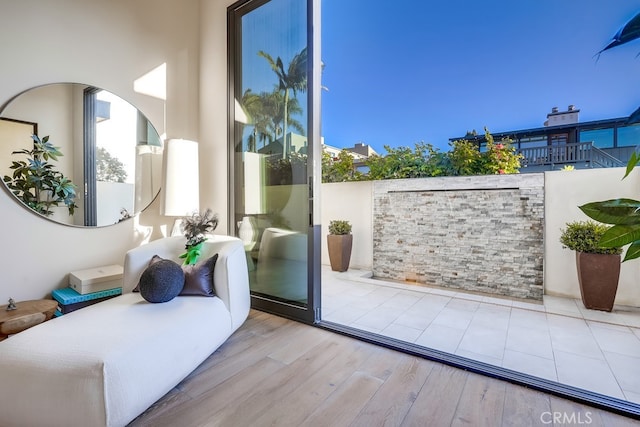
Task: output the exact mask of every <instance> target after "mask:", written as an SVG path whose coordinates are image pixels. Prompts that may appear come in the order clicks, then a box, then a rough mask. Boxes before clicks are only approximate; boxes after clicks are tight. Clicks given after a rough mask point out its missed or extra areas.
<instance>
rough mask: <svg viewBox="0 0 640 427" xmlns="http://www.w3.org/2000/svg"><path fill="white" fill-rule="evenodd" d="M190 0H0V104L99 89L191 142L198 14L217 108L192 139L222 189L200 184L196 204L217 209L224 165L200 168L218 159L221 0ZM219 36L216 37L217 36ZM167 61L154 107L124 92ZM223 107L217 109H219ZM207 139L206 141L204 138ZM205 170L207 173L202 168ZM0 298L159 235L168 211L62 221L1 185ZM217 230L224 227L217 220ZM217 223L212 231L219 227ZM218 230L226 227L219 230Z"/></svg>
mask: <svg viewBox="0 0 640 427" xmlns="http://www.w3.org/2000/svg"><path fill="white" fill-rule="evenodd" d="M204 5H205V6H204V8H205V9H206V10H207V16H202V17H201V14H200V6H201V2H200V1H198V0H180V1H177V0H136V1H124V0H115V1H101V0H82V1H79V0H56V1H50V0H21V1H15V0H0V38H1V39H2V40H4V42H3V43H2V44H0V57H1V58H2V64H3V67H2V79H0V104H4V102H6V101H7V100H9V99H10V98H11V97H13V96H14V95H16V94H17V93H19V92H21V91H24V90H26V89H29V88H31V87H34V86H38V85H42V84H46V83H54V82H79V83H86V84H93V85H95V86H98V87H101V88H104V89H107V90H109V91H111V92H113V93H115V94H117V95H119V96H121V97H122V98H123V99H125V100H127V101H129V102H131V103H132V104H133V105H135V106H137V107H138V108H139V109H140V110H141V111H142V112H143V113H144V114H145V115H146V116H147V117H148V118H149V119H150V120H151V122H152V123H153V124H154V125H155V126H156V128H157V130H158V132H159V133H160V134H163V133H166V135H167V137H170V138H171V137H179V138H188V139H195V140H198V138H199V136H200V128H199V123H200V114H199V108H200V104H199V100H200V97H199V90H200V63H199V58H200V22H203V23H205V24H206V27H207V29H206V31H204V33H205V34H204V35H206V36H207V37H212V38H214V39H215V40H214V41H210V42H207V43H206V45H208V46H213V47H215V49H213V50H212V51H210V52H209V53H208V55H207V61H209V62H210V63H211V64H214V68H215V70H212V69H211V67H209V68H207V71H208V72H209V74H208V75H207V76H206V79H207V80H208V81H215V82H213V83H209V85H208V87H207V89H209V90H214V91H215V92H208V94H207V97H210V98H213V99H215V100H216V102H215V105H216V108H215V109H214V110H213V111H212V110H211V109H207V110H206V111H204V113H206V114H210V115H211V116H210V117H213V119H212V120H211V129H208V128H207V129H205V130H211V132H207V134H206V138H203V139H201V141H200V142H201V163H202V164H201V170H205V172H204V174H203V175H205V176H206V177H207V182H209V183H210V182H212V181H215V183H216V185H218V184H220V185H222V186H223V188H225V191H224V192H223V193H224V194H225V196H217V195H216V196H213V197H212V196H211V194H212V193H216V192H218V191H219V190H218V188H217V187H216V188H215V189H214V190H213V191H212V190H211V189H210V188H207V186H206V184H207V182H205V185H203V186H202V187H201V191H202V193H203V196H204V197H202V201H203V202H202V206H203V207H207V206H211V207H212V208H213V209H214V210H218V211H220V212H221V213H223V212H224V211H226V204H219V205H214V204H213V203H212V202H214V201H218V199H220V200H222V201H224V200H225V197H226V169H225V167H226V166H225V167H223V168H217V167H208V168H205V167H203V165H206V166H209V165H210V164H211V162H210V161H208V160H205V159H206V156H208V158H209V159H212V158H214V159H215V160H216V161H219V162H220V164H222V165H226V163H227V162H226V151H225V150H224V149H223V150H219V148H220V147H221V146H222V147H225V146H226V143H223V144H222V145H220V141H226V139H225V138H226V119H225V117H226V113H225V111H226V110H225V109H224V106H225V99H226V78H225V77H226V74H225V73H224V72H220V68H222V69H223V70H224V69H226V51H225V48H226V25H225V16H226V3H225V4H222V3H221V2H216V1H211V2H204ZM218 38H219V40H218ZM163 63H166V64H167V102H166V107H165V109H164V111H160V110H159V109H158V108H156V106H155V105H154V104H155V103H156V102H155V101H154V102H152V99H151V98H149V97H147V96H142V95H139V94H136V93H135V92H134V91H133V82H134V80H135V79H137V78H139V77H141V76H142V75H144V74H145V73H147V72H149V71H151V70H152V69H154V68H156V67H157V66H159V65H161V64H163ZM220 106H222V108H220ZM211 144H213V145H215V146H214V147H211V146H210V145H211ZM207 169H213V170H215V171H216V172H211V171H210V170H209V171H208V170H207ZM0 212H1V218H2V223H3V225H4V227H3V231H2V244H1V245H0V271H1V272H2V273H1V275H0V304H2V303H3V302H5V301H7V300H8V299H9V297H12V298H14V299H16V300H17V301H19V300H25V299H34V298H41V297H44V296H46V295H47V294H48V293H49V292H50V291H51V290H52V289H55V288H58V287H62V286H65V285H66V280H67V273H68V272H69V271H73V270H77V269H82V268H89V267H95V266H99V265H105V264H112V263H122V261H123V256H124V253H125V251H126V250H127V249H129V248H131V247H133V246H135V245H138V244H140V243H141V242H143V241H145V240H149V239H155V238H157V237H160V236H162V235H163V233H164V232H165V231H166V225H167V224H172V222H173V218H164V217H161V216H160V215H159V203H158V199H156V201H155V202H154V203H153V204H152V205H151V206H150V207H149V208H148V209H147V210H146V211H145V212H143V214H142V215H140V216H139V217H138V218H136V219H135V220H134V221H126V222H123V223H121V224H118V225H114V226H110V227H105V228H96V229H87V228H80V227H70V226H64V225H60V224H57V223H54V222H52V221H48V220H46V219H43V218H41V217H38V216H36V215H34V214H33V213H32V212H30V211H29V210H28V209H26V208H24V207H23V206H21V205H20V204H18V203H16V201H15V199H13V197H12V196H11V195H10V194H9V193H8V192H7V191H5V190H2V191H0ZM219 228H222V229H224V228H225V227H224V225H222V227H219ZM218 231H219V230H218ZM223 231H225V230H223Z"/></svg>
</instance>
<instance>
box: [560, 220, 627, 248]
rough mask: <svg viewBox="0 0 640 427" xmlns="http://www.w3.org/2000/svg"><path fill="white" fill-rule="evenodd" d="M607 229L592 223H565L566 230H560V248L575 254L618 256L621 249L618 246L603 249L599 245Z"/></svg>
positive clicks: (604, 226)
mask: <svg viewBox="0 0 640 427" xmlns="http://www.w3.org/2000/svg"><path fill="white" fill-rule="evenodd" d="M609 228H610V227H608V226H606V225H603V224H598V223H596V222H594V221H574V222H569V223H567V228H565V229H563V230H561V231H562V234H561V235H560V243H562V247H564V248H568V249H571V250H574V251H576V252H586V253H592V254H620V253H621V252H622V248H621V247H619V246H612V247H607V248H604V247H601V246H600V245H599V242H600V239H601V238H602V236H603V235H604V234H605V233H606V232H607V231H608V230H609Z"/></svg>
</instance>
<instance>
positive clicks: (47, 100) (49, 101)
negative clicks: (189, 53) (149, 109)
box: [0, 83, 163, 226]
mask: <svg viewBox="0 0 640 427" xmlns="http://www.w3.org/2000/svg"><path fill="white" fill-rule="evenodd" d="M162 150H163V147H162V141H161V139H160V136H159V135H158V132H157V131H156V130H155V128H154V127H153V126H152V125H151V123H150V122H149V120H148V119H147V118H146V117H145V116H144V115H143V114H142V113H141V112H140V111H139V110H138V109H137V108H136V107H134V106H132V105H131V104H130V103H128V102H127V101H124V100H123V99H121V98H120V97H118V96H116V95H114V94H113V93H110V92H108V91H105V90H102V89H99V88H96V87H92V86H87V85H83V84H78V83H57V84H50V85H45V86H39V87H36V88H34V89H30V90H28V91H26V92H23V93H21V94H19V95H18V96H16V97H15V98H14V99H12V100H11V101H10V102H8V103H7V104H6V105H5V107H4V108H3V109H2V110H1V111H0V173H1V176H2V177H3V181H4V183H5V186H6V188H7V189H8V190H9V192H11V193H12V194H13V195H14V196H15V197H16V199H17V200H19V201H20V202H22V203H23V204H24V205H25V206H27V207H28V208H29V209H30V210H32V211H33V212H35V213H38V214H40V215H42V216H45V217H47V218H49V219H52V220H54V221H57V222H60V223H63V224H69V225H78V226H105V225H111V224H115V223H118V222H120V221H124V220H127V219H128V218H131V217H132V216H134V215H135V214H137V213H139V212H141V211H142V210H143V209H145V208H146V207H147V206H148V205H149V204H150V203H151V202H152V201H153V199H154V198H155V197H156V195H157V194H158V192H159V190H160V182H161V173H162Z"/></svg>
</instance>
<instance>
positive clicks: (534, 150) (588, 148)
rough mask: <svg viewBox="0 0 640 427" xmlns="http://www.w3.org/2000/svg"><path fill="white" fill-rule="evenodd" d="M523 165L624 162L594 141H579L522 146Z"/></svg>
mask: <svg viewBox="0 0 640 427" xmlns="http://www.w3.org/2000/svg"><path fill="white" fill-rule="evenodd" d="M518 153H520V154H522V156H523V159H522V161H521V164H522V166H538V165H539V166H551V167H552V168H553V166H556V165H563V164H574V163H584V164H586V165H587V167H602V168H610V167H619V166H624V165H625V164H624V162H622V161H621V160H619V159H617V158H615V157H613V156H612V155H610V154H608V153H606V152H605V151H603V150H600V149H599V148H597V147H594V146H593V142H578V143H572V144H562V145H547V146H544V147H529V148H520V149H519V150H518Z"/></svg>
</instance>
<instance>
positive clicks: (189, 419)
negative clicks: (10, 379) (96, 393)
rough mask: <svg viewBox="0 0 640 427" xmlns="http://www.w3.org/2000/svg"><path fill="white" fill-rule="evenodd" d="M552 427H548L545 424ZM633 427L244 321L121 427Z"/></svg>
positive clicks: (419, 363)
mask: <svg viewBox="0 0 640 427" xmlns="http://www.w3.org/2000/svg"><path fill="white" fill-rule="evenodd" d="M554 414H555V416H556V421H559V422H557V423H552V422H550V421H552V419H553V416H554ZM383 425H384V426H421V427H422V426H491V427H494V426H518V427H520V426H544V425H589V426H607V427H608V426H638V425H640V422H638V421H635V420H632V419H629V418H625V417H622V416H619V415H617V414H613V413H609V412H605V411H602V410H599V409H595V408H592V407H589V406H585V405H581V404H577V403H575V402H572V401H569V400H564V399H560V398H558V397H555V396H550V395H548V394H545V393H541V392H538V391H534V390H531V389H527V388H524V387H520V386H517V385H513V384H510V383H507V382H503V381H499V380H496V379H492V378H488V377H485V376H482V375H478V374H474V373H469V372H467V371H464V370H460V369H456V368H451V367H449V366H446V365H443V364H439V363H435V362H431V361H428V360H424V359H420V358H417V357H414V356H409V355H406V354H403V353H399V352H395V351H393V350H388V349H385V348H382V347H378V346H376V345H373V344H368V343H365V342H361V341H358V340H355V339H352V338H348V337H345V336H342V335H339V334H335V333H332V332H329V331H325V330H322V329H319V328H314V327H312V326H307V325H303V324H300V323H297V322H293V321H289V320H286V319H282V318H280V317H276V316H272V315H269V314H266V313H262V312H258V311H252V312H251V314H250V316H249V319H248V320H247V322H246V323H245V324H244V325H243V326H242V327H241V328H240V329H239V330H238V331H237V332H236V333H235V334H234V335H233V336H232V337H231V338H230V339H229V340H228V341H227V342H226V343H225V344H224V345H222V346H221V347H220V348H219V349H218V350H217V351H216V352H215V353H214V354H212V355H211V356H210V357H209V358H208V359H207V360H206V361H205V362H204V363H203V364H202V365H201V366H200V367H198V368H197V369H196V370H195V371H194V372H193V373H192V374H191V375H189V377H187V378H186V379H185V380H184V381H183V382H182V383H180V384H179V385H178V386H177V387H176V388H174V389H173V390H172V391H171V392H169V393H168V394H167V395H166V396H164V397H163V398H162V399H160V400H159V401H158V402H156V404H155V405H153V406H152V407H151V408H149V409H148V410H147V411H146V412H145V413H144V414H142V415H140V416H139V417H138V418H137V419H135V420H134V421H133V422H132V423H131V424H130V426H153V427H158V426H171V427H173V426H179V427H192V426H194V427H195V426H232V427H243V426H251V427H253V426H314V427H315V426H331V427H339V426H366V427H371V426H383Z"/></svg>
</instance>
